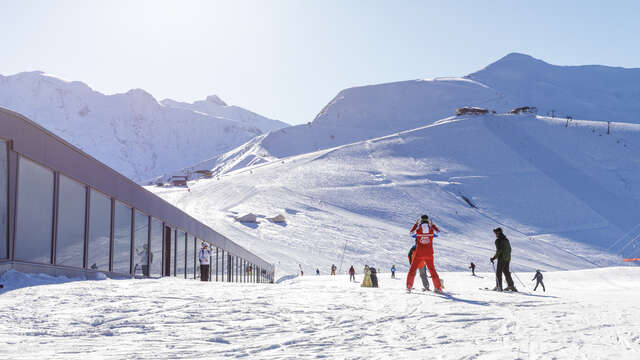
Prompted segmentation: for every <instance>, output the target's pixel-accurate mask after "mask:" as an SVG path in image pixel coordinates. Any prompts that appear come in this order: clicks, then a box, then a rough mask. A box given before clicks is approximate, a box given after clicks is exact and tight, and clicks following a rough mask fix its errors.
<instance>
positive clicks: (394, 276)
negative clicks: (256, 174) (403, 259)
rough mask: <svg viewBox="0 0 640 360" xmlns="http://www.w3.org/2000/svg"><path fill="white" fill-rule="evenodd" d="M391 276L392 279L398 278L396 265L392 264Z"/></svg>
mask: <svg viewBox="0 0 640 360" xmlns="http://www.w3.org/2000/svg"><path fill="white" fill-rule="evenodd" d="M391 278H392V279H395V278H396V266H395V265H391Z"/></svg>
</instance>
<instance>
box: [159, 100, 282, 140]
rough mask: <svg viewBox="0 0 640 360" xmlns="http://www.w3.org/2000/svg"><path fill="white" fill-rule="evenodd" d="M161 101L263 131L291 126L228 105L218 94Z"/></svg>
mask: <svg viewBox="0 0 640 360" xmlns="http://www.w3.org/2000/svg"><path fill="white" fill-rule="evenodd" d="M160 103H161V104H162V105H164V106H167V107H172V108H178V109H186V110H191V111H197V112H200V113H203V114H207V115H210V116H214V117H222V118H226V119H233V120H235V121H238V122H240V123H242V124H245V125H247V126H251V127H255V128H258V129H260V131H262V132H263V133H267V132H269V131H272V130H277V129H280V128H284V127H287V126H290V125H289V124H287V123H284V122H282V121H278V120H272V119H268V118H266V117H264V116H261V115H258V114H256V113H254V112H251V111H249V110H246V109H243V108H241V107H239V106H234V105H227V104H226V103H225V102H224V101H222V100H221V99H220V98H219V97H218V96H217V95H211V96H207V98H206V99H205V100H199V101H195V102H193V103H191V104H190V103H186V102H179V101H175V100H171V99H165V100H162V101H161V102H160Z"/></svg>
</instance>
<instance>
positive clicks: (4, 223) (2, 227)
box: [0, 140, 9, 259]
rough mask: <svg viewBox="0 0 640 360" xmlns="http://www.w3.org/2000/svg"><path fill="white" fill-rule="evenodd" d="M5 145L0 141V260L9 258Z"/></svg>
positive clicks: (7, 176) (7, 168)
mask: <svg viewBox="0 0 640 360" xmlns="http://www.w3.org/2000/svg"><path fill="white" fill-rule="evenodd" d="M7 156H8V155H7V143H6V142H5V141H4V140H0V259H6V258H8V257H9V243H8V241H7V236H8V224H9V211H8V199H7V194H8V189H7V186H8V181H9V163H8V160H7Z"/></svg>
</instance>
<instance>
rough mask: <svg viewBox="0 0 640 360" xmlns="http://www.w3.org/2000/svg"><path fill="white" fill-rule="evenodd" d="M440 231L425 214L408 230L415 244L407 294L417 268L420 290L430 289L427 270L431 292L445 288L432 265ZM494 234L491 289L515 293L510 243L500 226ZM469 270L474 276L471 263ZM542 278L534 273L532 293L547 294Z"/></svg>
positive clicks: (473, 268)
mask: <svg viewBox="0 0 640 360" xmlns="http://www.w3.org/2000/svg"><path fill="white" fill-rule="evenodd" d="M439 232H440V229H438V227H437V226H436V225H435V224H434V223H433V221H431V220H430V219H429V216H427V215H422V216H421V217H420V218H419V219H418V220H417V221H416V223H415V224H414V225H413V227H412V228H411V230H410V234H411V236H412V237H414V238H415V245H413V246H412V247H411V249H410V250H409V263H410V264H411V267H410V268H409V272H408V274H407V284H406V285H407V291H409V292H410V291H411V290H412V289H413V281H414V279H415V276H416V269H417V270H418V271H419V273H420V279H421V280H422V286H423V287H422V291H427V290H429V280H428V278H427V271H426V269H427V268H428V269H429V273H430V274H431V279H432V281H433V286H434V291H436V292H442V289H443V287H444V286H443V285H442V280H441V279H440V277H439V276H438V273H437V271H436V269H435V266H434V264H433V239H434V238H435V237H437V236H438V233H439ZM493 233H494V234H495V236H496V240H495V246H496V252H495V254H494V255H493V256H492V257H491V258H490V259H489V261H491V264H492V265H493V264H494V261H496V260H497V261H498V264H497V266H496V267H495V268H494V269H495V273H496V286H495V287H494V288H493V289H492V290H494V291H512V292H517V291H518V289H516V287H515V284H514V283H513V279H512V278H511V271H510V270H509V265H510V263H511V244H510V242H509V239H508V238H507V237H506V236H505V235H504V232H503V231H502V228H500V227H497V228H495V229H493ZM469 268H470V269H471V274H472V275H473V276H475V270H476V264H474V263H473V262H472V263H471V266H470V267H469ZM394 270H395V265H394V266H393V267H392V272H391V274H392V275H391V276H392V277H394V278H395V271H394ZM503 275H504V278H505V279H506V281H507V287H505V288H503V287H502V276H503ZM542 278H543V276H542V273H541V272H540V270H536V274H535V276H534V277H533V279H532V281H533V280H536V286H535V288H534V289H533V290H534V291H536V289H537V288H538V285H541V286H542V291H546V289H545V287H544V283H543V282H542Z"/></svg>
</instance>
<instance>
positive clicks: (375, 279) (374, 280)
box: [369, 266, 378, 288]
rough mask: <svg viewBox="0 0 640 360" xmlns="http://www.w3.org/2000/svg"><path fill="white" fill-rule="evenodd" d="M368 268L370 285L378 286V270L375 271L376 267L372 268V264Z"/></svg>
mask: <svg viewBox="0 0 640 360" xmlns="http://www.w3.org/2000/svg"><path fill="white" fill-rule="evenodd" d="M369 270H371V285H372V286H373V287H374V288H377V287H378V272H377V271H376V268H374V267H373V266H372V267H371V268H369Z"/></svg>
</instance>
